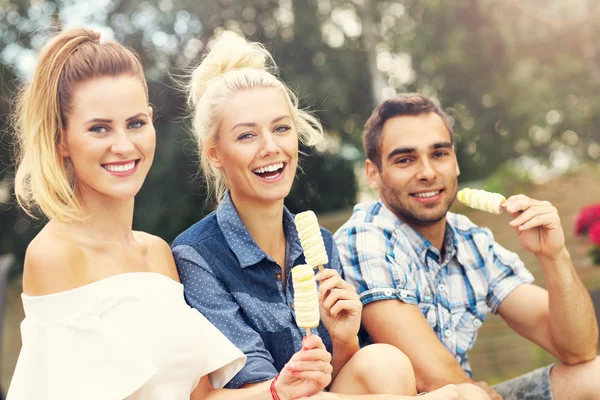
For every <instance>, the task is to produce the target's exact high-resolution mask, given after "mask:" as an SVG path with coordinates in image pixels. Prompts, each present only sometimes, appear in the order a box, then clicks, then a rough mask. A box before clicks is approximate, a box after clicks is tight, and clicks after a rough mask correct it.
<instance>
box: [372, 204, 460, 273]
mask: <svg viewBox="0 0 600 400" xmlns="http://www.w3.org/2000/svg"><path fill="white" fill-rule="evenodd" d="M379 203H380V204H381V207H382V209H383V210H385V211H384V215H385V216H386V217H387V218H392V219H394V220H395V221H396V224H397V226H398V228H399V229H400V230H401V231H402V232H403V233H404V234H405V235H406V237H407V238H408V240H409V242H410V244H411V246H412V248H413V249H414V250H415V253H416V254H417V255H418V256H419V259H420V260H421V262H422V263H423V265H428V263H427V260H426V258H427V252H430V253H431V254H433V255H434V256H435V257H434V258H436V261H437V262H438V263H439V264H440V265H442V266H444V265H446V264H447V263H448V262H449V261H450V260H451V259H452V258H453V257H454V256H455V255H456V249H457V247H458V238H457V237H456V234H457V232H456V229H454V227H453V226H452V225H451V224H450V223H449V222H448V220H446V229H445V233H444V244H443V246H444V260H440V252H439V250H438V249H436V248H435V247H433V245H432V244H431V242H430V241H429V240H427V239H425V238H424V237H423V236H422V235H421V234H420V233H419V232H417V231H416V230H414V229H413V228H412V227H411V226H410V225H408V224H407V223H406V222H404V221H402V220H401V219H400V218H398V217H397V216H396V214H394V213H393V212H392V211H391V210H390V209H388V208H387V207H386V206H385V204H384V203H383V202H382V201H381V200H379Z"/></svg>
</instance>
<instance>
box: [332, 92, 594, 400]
mask: <svg viewBox="0 0 600 400" xmlns="http://www.w3.org/2000/svg"><path fill="white" fill-rule="evenodd" d="M363 144H364V147H365V152H366V155H367V161H366V173H367V178H368V180H369V184H370V186H371V187H372V188H373V189H375V190H379V194H380V199H379V201H372V202H367V203H361V204H358V205H357V206H356V207H355V208H354V213H353V215H352V217H351V218H350V220H349V221H348V222H346V224H344V225H343V226H342V227H341V228H340V229H339V230H338V231H337V233H336V234H335V239H336V241H337V244H338V249H339V253H340V257H341V262H342V266H343V268H344V273H345V277H346V279H347V280H348V281H350V282H351V283H353V284H354V285H355V287H356V288H357V290H358V292H359V294H360V297H361V300H362V302H363V304H364V309H363V317H362V322H363V326H364V328H365V329H366V331H367V333H368V335H369V339H370V340H372V341H374V342H381V343H389V344H392V345H394V346H396V347H398V348H399V349H401V350H402V351H403V352H404V353H405V354H406V355H407V356H408V357H409V358H410V360H411V362H412V364H413V367H414V369H415V373H416V377H417V387H418V390H419V391H431V390H433V389H436V388H438V387H440V386H443V385H446V384H450V383H463V382H471V368H470V366H469V362H468V357H467V352H468V351H469V350H470V349H471V348H472V347H473V344H474V343H475V339H476V337H477V330H478V328H479V327H480V326H481V324H482V322H483V320H484V319H485V317H486V314H487V313H488V312H492V313H498V314H500V316H502V318H504V320H505V321H506V322H507V323H508V325H509V326H511V327H512V328H513V329H514V330H515V331H516V332H518V333H519V334H520V335H522V336H524V337H525V338H527V339H529V340H532V341H533V342H535V343H537V344H538V345H540V346H541V347H543V348H544V349H546V350H547V351H548V352H550V353H551V354H553V355H554V356H556V357H557V358H558V359H559V360H560V361H562V363H559V364H556V365H552V366H547V367H544V368H540V369H539V370H536V371H534V372H531V373H529V374H526V375H523V376H521V377H518V378H515V379H513V380H511V381H508V382H505V383H501V384H499V385H497V386H495V387H494V388H490V387H489V386H488V385H487V384H486V383H485V382H473V383H476V384H477V385H478V386H480V387H481V388H483V389H484V390H485V391H486V392H487V393H488V394H489V395H490V397H491V398H492V399H501V398H504V399H552V398H554V399H556V400H562V399H600V383H599V382H600V380H598V379H597V377H598V376H600V360H599V359H598V358H597V356H596V351H597V348H598V328H597V323H596V318H595V314H594V309H593V305H592V302H591V300H590V297H589V294H588V292H587V290H586V289H585V287H584V286H583V284H582V283H581V281H580V279H579V277H578V276H577V273H576V272H575V269H574V267H573V264H572V262H571V259H570V257H569V253H568V251H567V250H566V248H565V238H564V233H563V230H562V227H561V223H560V219H559V216H558V213H557V210H556V208H554V207H553V206H552V204H550V203H548V202H545V201H538V200H534V199H531V198H528V197H527V196H524V195H516V196H512V197H510V198H509V199H508V200H507V201H506V203H505V204H504V208H505V209H506V210H507V211H508V212H509V213H510V214H512V216H513V219H512V221H511V222H509V223H508V226H507V228H510V229H514V230H515V234H517V235H518V236H519V240H520V242H521V244H522V245H523V246H524V247H525V248H526V249H527V250H529V251H531V252H533V253H534V254H535V255H536V257H537V258H538V260H539V262H540V264H541V266H542V269H543V272H544V278H545V280H546V285H547V288H548V290H545V289H543V288H541V287H538V286H535V285H532V282H533V277H532V275H531V274H530V273H529V271H528V270H527V269H526V268H525V266H524V265H523V263H522V262H521V260H520V259H519V257H518V256H517V255H516V254H515V253H512V252H510V251H508V250H506V249H505V248H503V247H502V246H501V245H499V244H498V243H496V242H495V240H494V236H493V235H492V232H491V231H490V230H489V229H486V228H480V227H478V226H476V225H475V224H473V223H472V222H471V221H470V220H469V219H468V218H466V217H465V216H462V215H458V214H454V213H451V212H449V211H448V210H449V208H450V206H451V205H452V203H453V201H454V199H455V197H456V192H457V182H458V179H457V177H458V175H459V173H460V171H459V168H458V164H457V160H456V154H455V152H454V145H453V140H452V128H451V127H450V125H449V124H448V122H447V118H446V115H445V114H444V113H443V111H442V110H441V109H440V108H439V107H438V106H437V105H435V104H434V103H433V102H432V101H430V100H429V99H427V98H425V97H423V96H421V95H419V94H405V95H398V96H396V97H393V98H391V99H389V100H386V101H384V102H383V103H382V104H380V105H379V106H378V107H377V108H376V109H375V111H374V112H373V114H372V115H371V117H370V118H369V120H368V121H367V123H366V125H365V131H364V133H363Z"/></svg>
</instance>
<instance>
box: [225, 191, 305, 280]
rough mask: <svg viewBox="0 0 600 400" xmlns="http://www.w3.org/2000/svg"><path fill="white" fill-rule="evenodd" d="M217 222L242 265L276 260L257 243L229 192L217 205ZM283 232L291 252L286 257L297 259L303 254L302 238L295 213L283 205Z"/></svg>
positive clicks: (244, 266) (242, 266)
mask: <svg viewBox="0 0 600 400" xmlns="http://www.w3.org/2000/svg"><path fill="white" fill-rule="evenodd" d="M216 214H217V224H218V225H219V228H220V229H221V232H222V233H223V236H225V240H226V241H227V244H228V245H229V248H230V249H231V250H232V251H233V253H234V254H235V256H236V257H237V259H238V261H239V263H240V267H241V268H246V267H250V266H252V265H256V264H258V263H259V262H260V261H262V260H263V259H265V258H266V259H267V260H269V261H272V262H276V261H275V260H274V259H273V257H271V256H270V255H268V254H267V253H265V251H264V250H263V249H261V248H260V246H259V245H258V244H257V243H256V241H255V240H254V238H253V237H252V235H250V232H248V229H246V226H245V225H244V223H243V222H242V220H241V218H240V216H239V214H238V213H237V210H236V209H235V206H234V205H233V201H231V196H230V194H229V192H227V193H225V195H224V196H223V199H222V200H221V202H220V203H219V206H218V207H217V212H216ZM283 232H284V234H285V240H286V242H287V246H288V251H289V254H288V255H286V259H288V258H290V259H292V260H295V259H297V258H298V257H299V256H300V255H301V254H302V252H303V251H302V246H301V245H300V238H299V237H298V231H297V230H296V224H295V223H294V215H293V214H292V213H291V212H290V211H289V210H288V209H287V208H286V207H285V206H284V207H283Z"/></svg>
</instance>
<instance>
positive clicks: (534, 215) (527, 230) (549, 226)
mask: <svg viewBox="0 0 600 400" xmlns="http://www.w3.org/2000/svg"><path fill="white" fill-rule="evenodd" d="M504 208H506V211H508V212H509V213H511V214H512V216H513V217H515V219H513V220H512V221H510V223H509V225H510V226H511V227H513V228H515V229H516V231H517V235H519V240H520V241H521V244H522V245H523V247H525V249H527V250H529V251H531V252H532V253H534V254H535V255H537V256H538V257H540V256H541V257H546V258H549V259H556V258H557V257H558V256H560V255H561V254H562V253H564V251H565V250H566V248H565V234H564V232H563V229H562V226H561V224H560V218H559V216H558V211H557V210H556V208H555V207H554V206H553V205H552V204H551V203H550V202H547V201H539V200H534V199H531V198H529V197H527V196H525V195H522V194H518V195H515V196H511V197H509V198H508V200H506V203H504Z"/></svg>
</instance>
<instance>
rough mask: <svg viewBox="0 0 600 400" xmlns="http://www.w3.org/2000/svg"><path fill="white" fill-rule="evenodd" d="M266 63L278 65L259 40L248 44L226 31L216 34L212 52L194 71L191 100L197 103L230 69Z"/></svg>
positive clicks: (258, 68)
mask: <svg viewBox="0 0 600 400" xmlns="http://www.w3.org/2000/svg"><path fill="white" fill-rule="evenodd" d="M267 63H269V64H271V65H273V66H274V65H275V63H274V62H273V59H272V58H271V55H270V54H269V52H268V51H267V50H266V49H265V48H264V47H263V46H262V45H261V44H260V43H249V42H248V41H247V40H246V39H244V38H242V37H241V36H239V35H237V34H235V33H233V32H231V31H225V32H223V33H221V34H220V35H219V36H218V37H217V39H216V41H215V43H214V45H213V46H212V48H211V50H210V51H209V53H208V54H207V55H206V57H205V58H204V59H203V60H202V62H201V63H200V65H199V66H198V68H196V69H195V70H194V72H193V73H192V79H191V82H190V96H189V101H190V102H191V103H192V104H194V105H195V104H197V103H198V101H199V100H200V98H201V97H202V95H203V94H204V93H205V92H206V89H207V88H208V86H209V85H210V84H211V83H212V82H213V81H214V80H215V79H217V78H219V77H221V76H222V75H224V74H226V73H228V72H230V71H234V70H240V69H245V68H251V69H257V70H265V69H267V68H268V66H267Z"/></svg>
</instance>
